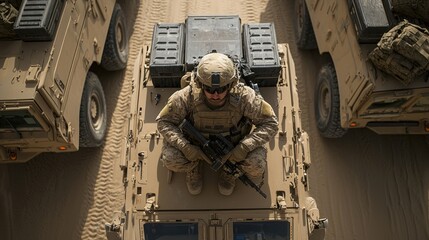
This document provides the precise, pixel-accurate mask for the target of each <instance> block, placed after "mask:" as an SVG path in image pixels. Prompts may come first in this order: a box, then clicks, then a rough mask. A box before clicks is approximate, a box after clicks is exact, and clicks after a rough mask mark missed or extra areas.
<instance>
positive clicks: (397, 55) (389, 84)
mask: <svg viewBox="0 0 429 240" xmlns="http://www.w3.org/2000/svg"><path fill="white" fill-rule="evenodd" d="M407 2H408V3H407ZM411 2H415V3H417V2H416V1H406V0H393V1H390V0H339V1H331V0H325V1H318V0H296V1H295V3H296V5H295V6H296V13H297V22H296V23H297V24H296V26H297V27H296V30H297V31H296V32H297V34H296V36H297V45H298V47H299V48H301V49H318V51H319V53H320V54H321V55H322V56H323V59H324V60H325V64H324V65H323V66H322V67H321V69H320V72H319V75H318V82H317V86H316V91H315V114H316V121H317V127H318V129H319V131H320V133H321V135H323V136H324V137H328V138H338V137H341V136H343V135H344V134H345V133H346V131H347V129H350V128H363V127H367V128H369V129H371V130H373V131H375V132H376V133H378V134H428V133H429V81H428V78H429V67H428V62H429V50H428V49H429V46H428V45H429V33H428V31H427V29H425V28H424V26H425V25H426V26H427V24H428V22H429V21H427V14H426V13H427V11H428V9H429V4H428V3H427V1H421V2H420V3H421V6H415V4H411ZM403 8H407V9H408V10H406V11H401V9H403ZM411 8H414V10H413V9H411ZM407 12H414V13H411V14H408V15H407ZM419 12H420V13H422V14H420V15H421V16H424V17H425V18H426V22H425V21H423V20H425V19H423V20H422V19H413V18H412V17H411V16H413V15H414V16H420V15H419ZM402 13H405V14H402ZM404 19H405V20H404ZM404 22H405V25H404ZM409 23H413V24H414V25H413V26H412V27H409V28H410V29H411V28H412V29H414V31H409V32H408V31H405V28H403V27H402V26H411V24H409ZM407 55H408V56H407ZM377 56H379V57H380V56H382V58H384V59H378V60H377V59H374V57H377ZM380 65H381V66H384V67H381V68H380ZM397 73H400V74H399V75H402V76H399V75H398V74H397ZM404 79H406V81H404ZM426 136H427V135H426Z"/></svg>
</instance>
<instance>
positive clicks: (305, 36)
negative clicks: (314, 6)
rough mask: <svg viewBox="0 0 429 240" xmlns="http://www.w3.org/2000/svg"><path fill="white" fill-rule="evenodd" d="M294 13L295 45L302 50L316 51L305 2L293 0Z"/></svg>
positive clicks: (314, 38) (303, 0)
mask: <svg viewBox="0 0 429 240" xmlns="http://www.w3.org/2000/svg"><path fill="white" fill-rule="evenodd" d="M295 12H296V19H295V21H296V22H295V32H296V45H297V46H298V48H299V49H302V50H315V49H317V42H316V37H315V36H314V31H313V26H312V25H311V20H310V15H309V13H308V9H307V4H306V3H305V0H295Z"/></svg>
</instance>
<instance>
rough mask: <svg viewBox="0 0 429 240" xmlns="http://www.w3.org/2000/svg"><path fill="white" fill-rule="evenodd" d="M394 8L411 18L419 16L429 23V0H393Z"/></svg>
mask: <svg viewBox="0 0 429 240" xmlns="http://www.w3.org/2000/svg"><path fill="white" fill-rule="evenodd" d="M392 8H393V9H392V10H393V11H394V12H396V13H398V14H402V15H405V16H408V17H411V18H417V19H421V20H422V21H424V22H425V23H426V24H428V25H429V1H428V0H392Z"/></svg>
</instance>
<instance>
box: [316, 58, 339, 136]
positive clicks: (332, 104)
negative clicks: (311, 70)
mask: <svg viewBox="0 0 429 240" xmlns="http://www.w3.org/2000/svg"><path fill="white" fill-rule="evenodd" d="M314 99H315V101H316V102H315V104H314V105H315V110H316V122H317V128H318V129H319V132H320V134H321V135H322V136H324V137H326V138H340V137H342V136H344V134H346V132H347V129H344V128H342V127H341V119H340V94H339V91H338V80H337V74H336V73H335V68H334V65H333V64H332V63H328V64H327V65H325V66H323V67H322V68H321V69H320V72H319V76H318V79H317V86H316V93H315V98H314Z"/></svg>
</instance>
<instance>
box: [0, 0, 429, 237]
mask: <svg viewBox="0 0 429 240" xmlns="http://www.w3.org/2000/svg"><path fill="white" fill-rule="evenodd" d="M122 3H123V4H124V8H125V9H126V11H127V18H128V22H129V23H130V24H131V25H130V34H131V38H130V58H129V62H128V67H127V69H126V70H125V71H122V72H116V73H113V74H112V73H110V74H103V75H102V76H101V78H102V79H103V87H104V88H105V91H106V94H107V96H108V97H107V98H108V113H109V119H110V122H109V126H108V135H107V139H106V142H105V144H104V145H103V146H102V147H101V148H99V149H81V150H80V151H79V152H76V153H69V154H42V155H39V156H38V157H36V158H35V159H33V160H31V161H29V162H28V163H25V164H8V165H0V239H3V240H8V239H23V240H24V239H43V240H57V239H107V238H108V236H107V234H106V231H105V228H104V225H105V223H108V222H110V221H111V220H112V218H113V216H114V214H115V213H117V212H118V211H120V210H121V208H122V205H123V200H124V199H123V198H124V192H123V184H122V172H121V170H120V168H119V161H120V159H119V158H120V157H119V156H120V151H121V149H120V148H118V146H119V145H120V144H119V143H120V142H121V140H122V139H123V138H124V137H125V136H122V134H121V133H122V129H123V127H124V122H125V118H126V115H127V112H129V92H130V81H131V75H132V67H131V66H133V64H134V61H135V58H136V55H137V51H138V48H139V47H140V46H141V45H142V44H143V42H145V41H150V40H151V35H152V29H153V25H154V23H156V22H172V23H174V22H183V21H184V19H185V18H186V17H187V16H188V15H239V16H240V17H241V20H242V23H246V22H274V24H275V28H276V35H277V40H278V42H279V43H289V44H290V47H291V50H292V54H293V57H294V60H295V64H296V67H297V73H298V81H299V85H298V89H299V94H300V104H301V109H302V119H303V126H304V128H305V130H306V131H307V132H308V133H309V135H310V139H311V153H312V166H311V168H310V189H311V193H312V195H313V197H314V198H315V199H316V200H317V202H318V206H319V209H320V211H321V215H322V216H324V217H328V218H329V227H328V229H326V231H325V232H324V233H323V234H320V233H319V234H317V236H314V237H313V238H314V239H330V240H349V239H350V240H352V239H366V240H379V239H392V240H396V239H398V240H402V239H413V240H414V239H416V240H424V239H429V210H428V208H429V145H428V144H427V143H426V142H425V138H424V137H422V136H380V135H377V134H375V133H373V132H371V131H369V130H367V129H357V130H353V131H349V132H348V133H347V134H346V135H345V137H343V138H342V139H338V140H328V139H324V138H321V137H320V136H319V135H318V132H317V129H316V125H315V122H314V119H315V116H314V111H313V105H314V103H313V95H314V94H313V92H314V88H315V78H316V74H317V71H318V68H319V67H320V65H321V62H320V59H319V58H318V53H317V52H301V51H299V50H298V49H297V48H296V46H295V40H294V30H293V22H294V11H293V9H294V7H293V6H294V4H293V0H247V1H245V0H234V1H232V0H216V1H215V0H212V1H210V0H141V1H139V0H129V1H122Z"/></svg>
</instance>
